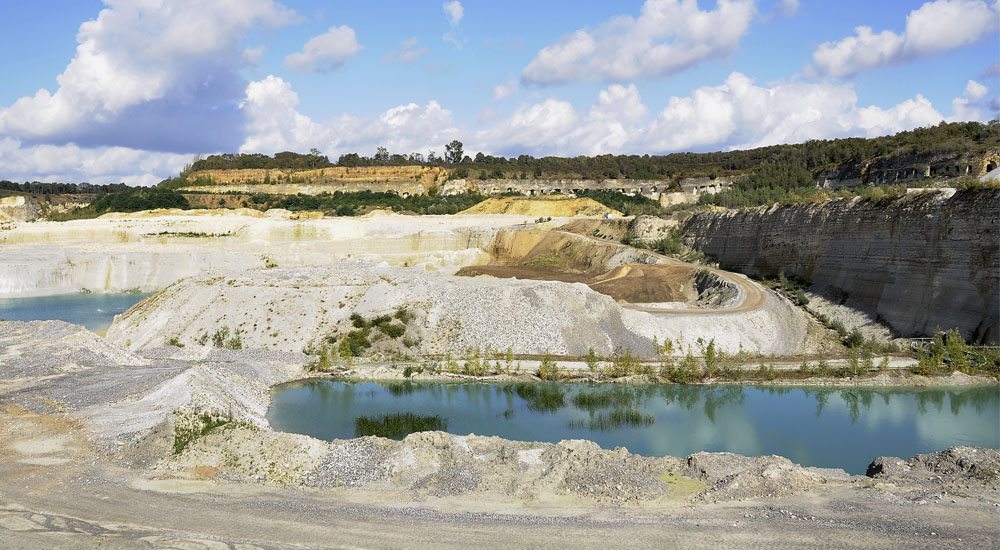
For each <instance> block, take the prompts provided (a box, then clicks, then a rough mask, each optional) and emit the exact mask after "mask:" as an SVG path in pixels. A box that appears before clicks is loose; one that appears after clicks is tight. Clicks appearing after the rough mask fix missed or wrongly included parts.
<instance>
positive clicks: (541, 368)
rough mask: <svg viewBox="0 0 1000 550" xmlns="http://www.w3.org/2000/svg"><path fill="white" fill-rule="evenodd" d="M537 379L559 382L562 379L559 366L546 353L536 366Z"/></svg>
mask: <svg viewBox="0 0 1000 550" xmlns="http://www.w3.org/2000/svg"><path fill="white" fill-rule="evenodd" d="M537 374H538V377H539V378H541V379H542V380H559V379H560V378H562V376H563V374H562V370H561V369H560V368H559V365H558V364H557V363H556V362H555V361H553V360H552V357H551V356H550V355H549V354H548V353H546V354H545V355H543V356H542V362H541V363H539V365H538V372H537Z"/></svg>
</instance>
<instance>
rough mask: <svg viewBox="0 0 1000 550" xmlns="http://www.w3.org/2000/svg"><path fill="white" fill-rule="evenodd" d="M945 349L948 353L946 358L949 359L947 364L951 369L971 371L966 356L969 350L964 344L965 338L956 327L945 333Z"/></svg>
mask: <svg viewBox="0 0 1000 550" xmlns="http://www.w3.org/2000/svg"><path fill="white" fill-rule="evenodd" d="M945 351H946V352H947V354H948V359H949V360H950V361H951V363H950V365H949V366H950V367H951V368H952V369H954V370H958V371H961V372H964V373H966V374H968V373H969V372H970V371H971V369H970V368H969V360H968V359H967V357H966V355H967V354H968V352H969V350H968V346H966V344H965V338H962V334H961V333H960V332H959V331H958V329H957V328H953V329H951V330H949V331H948V333H947V334H946V335H945Z"/></svg>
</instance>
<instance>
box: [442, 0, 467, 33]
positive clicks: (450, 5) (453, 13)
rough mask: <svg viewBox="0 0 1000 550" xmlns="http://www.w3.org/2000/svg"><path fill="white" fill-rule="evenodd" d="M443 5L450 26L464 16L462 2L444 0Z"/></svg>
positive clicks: (456, 23)
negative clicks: (446, 0)
mask: <svg viewBox="0 0 1000 550" xmlns="http://www.w3.org/2000/svg"><path fill="white" fill-rule="evenodd" d="M443 7H444V13H445V15H446V16H447V17H448V23H449V24H450V25H451V26H452V27H454V26H455V25H458V23H459V21H461V20H462V17H464V16H465V9H464V8H463V7H462V3H461V2H459V1H458V0H454V1H453V2H445V3H444V6H443Z"/></svg>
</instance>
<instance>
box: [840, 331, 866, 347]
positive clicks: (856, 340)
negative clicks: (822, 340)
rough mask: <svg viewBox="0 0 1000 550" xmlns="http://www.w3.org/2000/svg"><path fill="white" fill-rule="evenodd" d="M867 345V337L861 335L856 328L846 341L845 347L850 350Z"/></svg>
mask: <svg viewBox="0 0 1000 550" xmlns="http://www.w3.org/2000/svg"><path fill="white" fill-rule="evenodd" d="M864 343H865V336H864V335H863V334H861V330H859V329H857V328H855V329H854V330H852V331H851V334H850V335H848V336H847V338H845V339H844V345H845V346H847V347H849V348H859V347H861V346H863V345H864Z"/></svg>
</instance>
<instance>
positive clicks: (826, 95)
mask: <svg viewBox="0 0 1000 550" xmlns="http://www.w3.org/2000/svg"><path fill="white" fill-rule="evenodd" d="M943 118H944V117H943V116H942V115H941V114H940V113H939V112H938V111H936V110H935V109H934V108H933V107H932V106H931V103H930V102H929V101H928V100H927V99H926V98H924V97H923V96H920V95H917V96H916V97H915V98H914V99H908V100H906V101H904V102H903V103H901V104H899V105H896V106H895V107H892V108H891V109H882V108H880V107H877V106H871V107H859V106H858V97H857V94H856V93H855V92H854V88H853V86H851V85H849V84H827V83H801V82H788V83H780V84H776V85H774V86H772V87H762V86H756V85H755V84H754V83H753V80H751V79H750V78H748V77H747V76H745V75H743V74H741V73H738V72H734V73H732V74H731V75H729V77H728V78H727V79H726V81H725V83H723V84H721V85H719V86H705V87H702V88H698V89H696V90H695V91H694V92H693V93H692V94H691V95H690V96H688V97H672V98H670V101H669V103H668V105H667V107H666V108H664V109H663V110H662V111H661V112H660V113H659V114H658V115H657V116H656V118H655V119H654V120H653V121H652V123H651V124H650V125H649V128H648V130H647V144H648V146H649V148H650V149H651V150H657V151H668V150H679V149H689V148H700V147H706V146H713V147H715V146H722V147H726V148H739V149H743V148H751V147H761V146H765V145H774V144H779V143H797V142H802V141H806V140H810V139H822V138H833V137H842V136H867V137H873V136H878V135H884V134H888V133H893V132H899V131H902V130H908V129H912V128H915V127H918V126H925V125H929V124H936V123H938V122H940V121H941V120H942V119H943Z"/></svg>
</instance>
